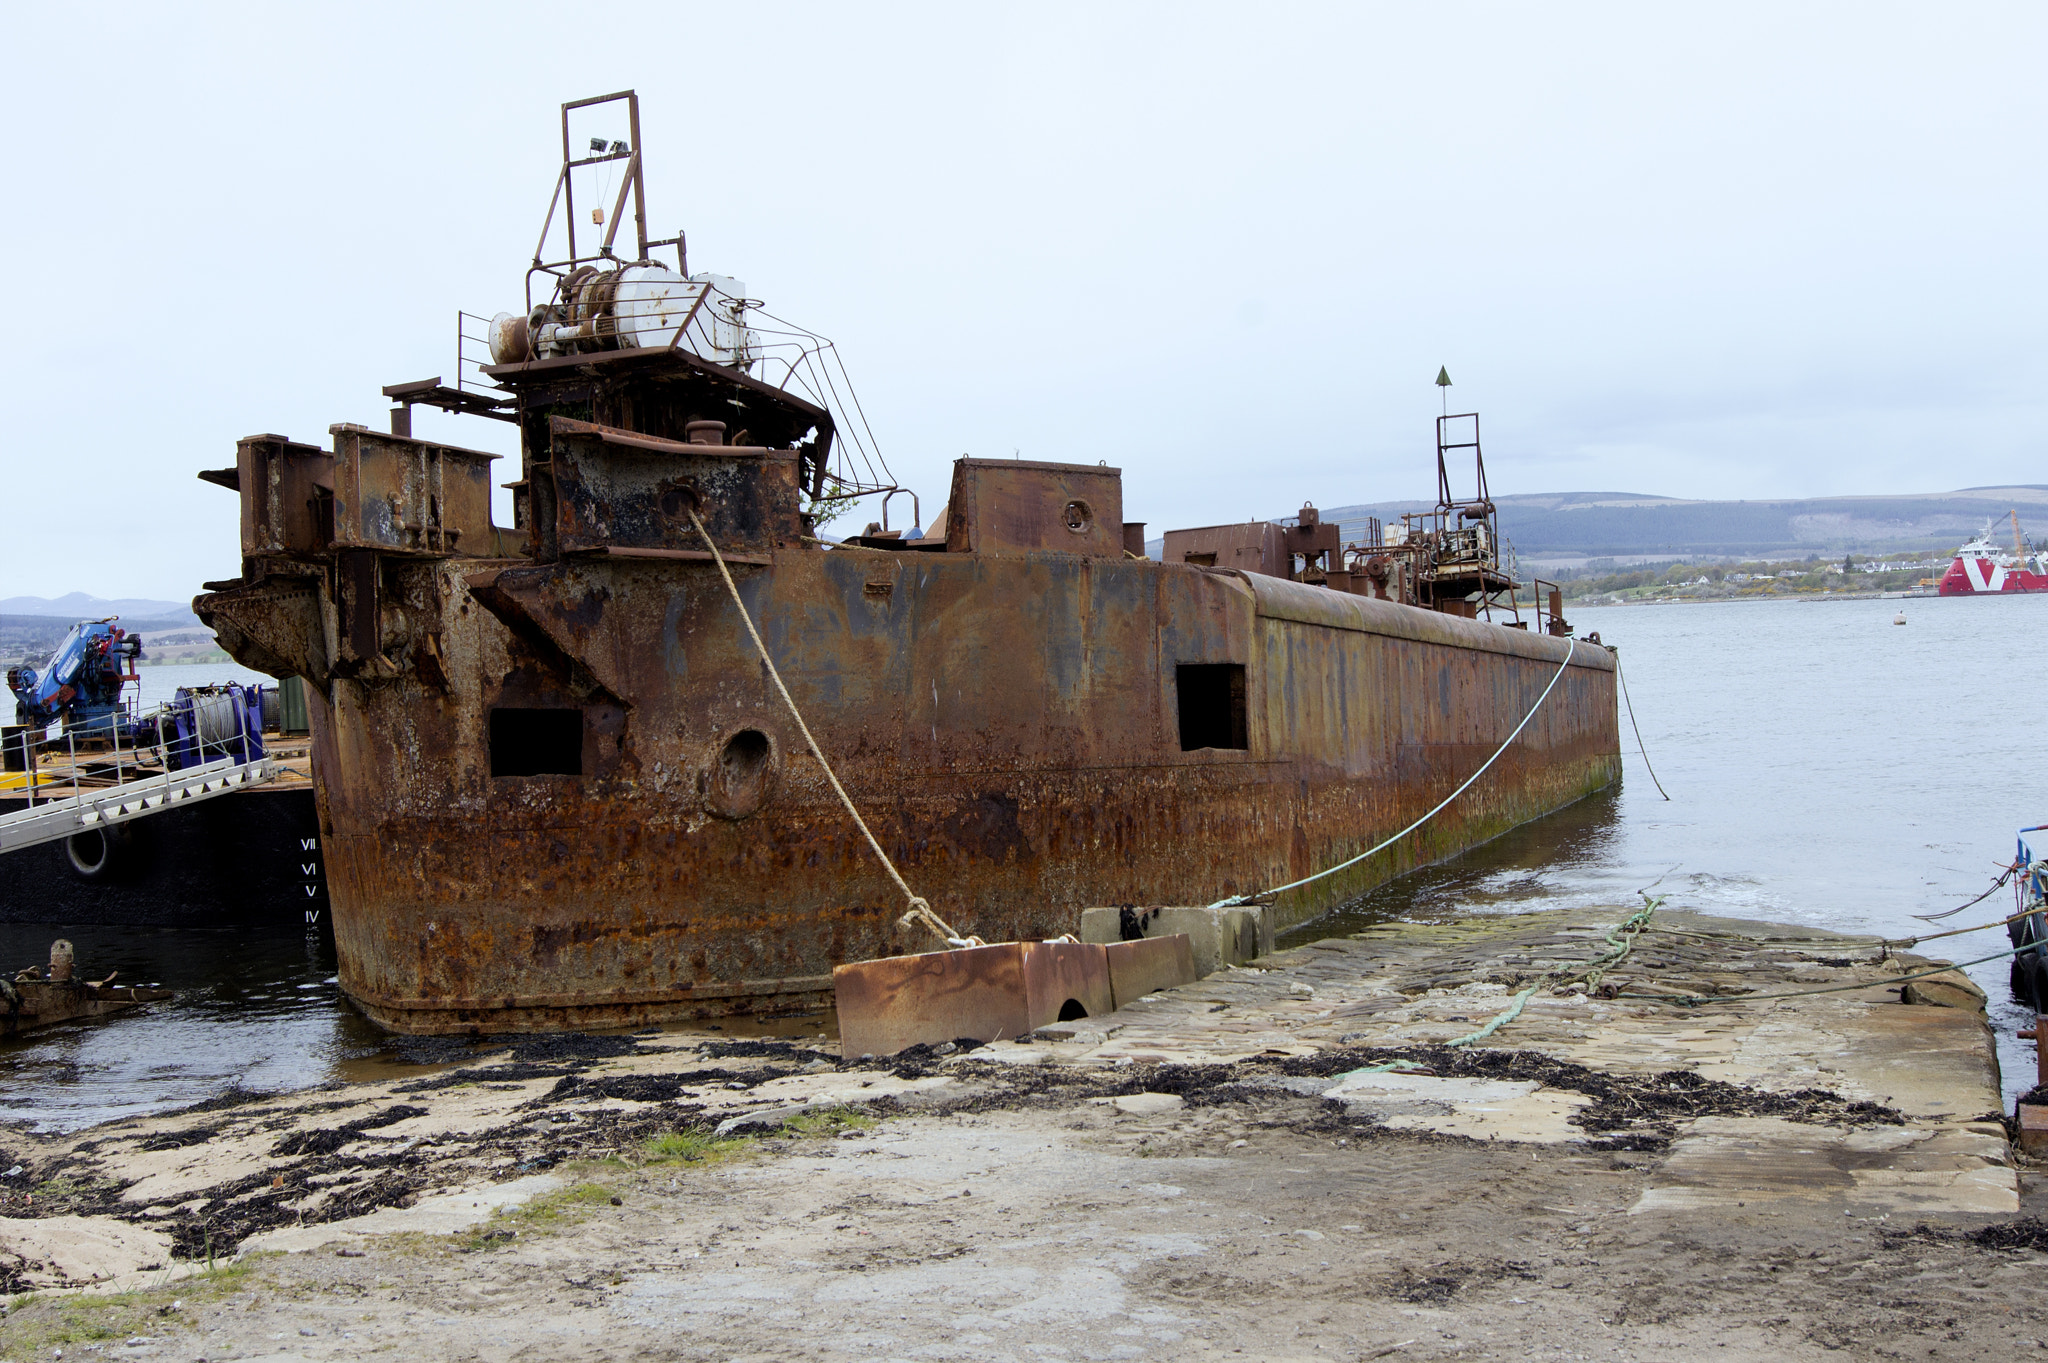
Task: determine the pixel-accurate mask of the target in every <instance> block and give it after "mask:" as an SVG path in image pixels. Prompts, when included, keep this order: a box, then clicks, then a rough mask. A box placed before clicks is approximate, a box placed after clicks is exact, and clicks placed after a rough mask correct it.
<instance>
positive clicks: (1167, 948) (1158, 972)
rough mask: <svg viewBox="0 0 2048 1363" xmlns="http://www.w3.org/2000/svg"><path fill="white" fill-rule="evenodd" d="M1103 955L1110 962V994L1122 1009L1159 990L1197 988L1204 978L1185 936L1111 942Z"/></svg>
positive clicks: (1184, 934)
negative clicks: (1199, 981) (1200, 980)
mask: <svg viewBox="0 0 2048 1363" xmlns="http://www.w3.org/2000/svg"><path fill="white" fill-rule="evenodd" d="M1102 951H1103V954H1104V955H1105V956H1107V957H1108V958H1109V992H1110V993H1111V994H1112V995H1114V996H1115V998H1116V1006H1117V1007H1119V1008H1122V1007H1123V1006H1124V1005H1125V1004H1128V1003H1130V1002H1132V1001H1134V1000H1136V999H1140V998H1143V997H1144V996H1145V995H1147V994H1150V993H1152V992H1154V991H1155V990H1160V989H1171V988H1173V986H1175V985H1177V984H1193V983H1194V982H1195V981H1196V980H1198V979H1200V978H1201V976H1199V975H1197V974H1196V973H1195V951H1194V947H1193V946H1192V945H1191V944H1190V943H1189V942H1188V935H1187V934H1186V933H1184V932H1176V933H1174V934H1173V935H1172V936H1171V937H1141V938H1139V939H1138V940H1137V941H1135V942H1110V943H1107V944H1105V945H1104V946H1103V948H1102Z"/></svg>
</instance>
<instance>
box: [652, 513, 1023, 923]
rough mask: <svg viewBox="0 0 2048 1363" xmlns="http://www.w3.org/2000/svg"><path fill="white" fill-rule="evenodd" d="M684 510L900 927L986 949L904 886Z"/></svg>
mask: <svg viewBox="0 0 2048 1363" xmlns="http://www.w3.org/2000/svg"><path fill="white" fill-rule="evenodd" d="M685 509H686V510H688V511H689V513H690V524H691V525H694V526H696V527H697V533H698V534H699V535H701V536H703V537H704V547H705V548H707V549H709V550H710V551H711V561H712V562H713V563H715V564H717V565H718V575H719V577H721V578H723V579H724V580H725V589H726V591H727V592H729V593H731V595H732V604H733V605H734V606H736V607H737V608H738V609H739V613H740V619H741V620H742V621H744V622H745V623H746V626H747V634H748V635H749V636H750V637H751V638H752V639H753V641H754V647H755V649H756V650H757V651H759V653H760V654H761V661H762V663H763V664H764V665H766V667H767V668H768V678H769V680H770V681H773V682H774V683H775V689H776V691H777V692H779V693H780V694H781V696H782V703H783V704H784V705H787V706H788V707H789V717H790V718H791V719H793V720H795V721H796V727H797V730H798V732H800V733H802V734H803V736H804V743H805V745H806V746H807V747H808V748H809V749H810V753H811V756H813V757H815V758H817V759H818V765H819V766H820V767H822V768H824V770H825V779H826V780H827V781H830V782H831V783H832V789H833V790H834V791H835V792H836V793H837V794H838V796H839V802H840V803H841V804H843V805H845V806H846V812H847V813H848V814H849V815H851V816H852V817H853V823H854V827H856V828H858V829H860V831H861V836H862V837H864V838H866V839H867V840H868V846H869V847H872V848H873V849H874V851H875V859H876V860H878V861H880V862H881V863H882V869H883V870H885V871H887V872H888V873H889V879H891V880H893V881H895V882H896V888H897V889H899V890H901V891H903V898H904V899H905V900H907V901H908V903H909V911H908V912H906V913H905V914H904V915H903V917H901V918H899V919H897V920H896V923H897V926H898V927H901V928H906V929H907V928H909V927H911V926H913V925H915V924H920V923H921V924H923V925H924V926H925V927H927V928H930V929H931V930H932V931H933V932H935V933H937V934H938V936H939V938H940V940H941V941H943V942H945V944H946V945H947V946H950V947H978V946H983V945H986V944H985V943H984V942H983V941H982V940H981V939H980V938H979V937H963V936H961V935H960V934H959V933H957V932H954V931H953V929H952V927H951V926H949V925H948V924H947V922H946V920H945V919H943V918H941V917H939V915H938V914H937V913H935V912H933V910H932V906H931V904H930V903H929V902H928V901H926V900H924V899H921V898H919V897H918V896H917V895H915V894H913V893H912V892H911V889H910V886H909V885H908V884H906V883H905V882H904V879H903V876H902V875H901V873H899V872H898V871H897V870H896V863H895V862H893V861H891V860H889V854H888V853H887V852H884V851H883V850H882V844H881V843H880V842H878V841H876V839H875V835H874V833H873V832H872V831H871V830H870V829H869V828H868V823H867V820H866V819H863V818H862V817H861V816H860V811H859V810H858V809H856V808H854V805H853V797H852V796H850V795H848V794H847V793H846V787H845V786H842V785H840V784H839V777H838V776H837V775H836V774H835V773H834V772H833V770H832V764H831V763H830V762H828V761H826V760H825V750H824V749H823V748H820V747H819V746H818V740H817V739H815V738H813V737H811V726H810V725H808V724H806V723H804V716H803V712H802V711H801V710H799V709H797V708H796V702H795V701H794V700H792V699H791V698H790V694H789V688H788V687H787V686H784V685H783V684H782V673H781V672H779V671H777V670H776V667H775V659H773V658H771V657H769V656H768V645H767V644H765V643H763V642H761V631H759V630H757V629H755V628H754V617H753V616H752V615H750V614H749V613H748V611H747V603H746V602H744V601H742V600H740V589H739V588H738V587H736V586H734V585H733V580H732V574H731V573H730V572H728V571H726V567H725V558H724V556H723V555H722V554H720V553H719V552H718V546H717V545H716V544H715V543H713V542H712V539H711V532H710V531H708V530H706V529H705V528H704V522H702V521H700V520H698V519H697V509H696V508H695V507H687V508H685Z"/></svg>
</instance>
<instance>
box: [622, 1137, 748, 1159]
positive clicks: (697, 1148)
mask: <svg viewBox="0 0 2048 1363" xmlns="http://www.w3.org/2000/svg"><path fill="white" fill-rule="evenodd" d="M752 1144H753V1142H752V1141H750V1140H748V1139H746V1138H745V1137H744V1136H729V1137H725V1138H720V1137H716V1136H712V1135H710V1134H708V1133H706V1132H703V1131H664V1132H662V1133H661V1134H660V1135H659V1136H650V1137H648V1138H647V1139H646V1140H644V1141H642V1142H641V1143H640V1153H641V1154H642V1155H644V1156H645V1157H646V1160H647V1162H648V1163H649V1164H718V1163H720V1162H722V1161H724V1160H728V1159H731V1158H732V1157H733V1156H735V1155H739V1154H744V1153H745V1152H746V1151H747V1149H748V1148H749V1147H750V1146H751V1145H752Z"/></svg>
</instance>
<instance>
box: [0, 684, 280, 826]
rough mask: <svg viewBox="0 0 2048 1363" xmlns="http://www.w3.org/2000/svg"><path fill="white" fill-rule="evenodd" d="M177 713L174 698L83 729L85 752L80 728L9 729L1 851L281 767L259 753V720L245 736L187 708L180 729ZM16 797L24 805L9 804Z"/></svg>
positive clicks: (242, 783) (253, 779) (210, 793)
mask: <svg viewBox="0 0 2048 1363" xmlns="http://www.w3.org/2000/svg"><path fill="white" fill-rule="evenodd" d="M188 704H189V703H188ZM230 708H231V709H232V708H233V707H230ZM178 709H179V707H178V703H176V702H173V703H170V704H166V705H163V706H159V707H157V708H156V709H155V710H153V711H151V712H149V713H147V714H142V715H133V714H131V715H128V716H127V717H126V722H125V723H115V724H111V725H106V726H104V727H101V728H97V729H92V730H87V731H85V738H86V744H85V746H84V748H83V749H81V747H80V743H79V739H80V730H79V728H78V727H77V726H74V725H70V724H66V725H64V726H62V729H61V731H60V732H59V733H58V734H56V735H55V736H51V735H48V734H47V733H44V734H37V733H34V732H32V731H28V730H24V731H21V732H17V733H12V734H9V735H8V737H7V743H6V756H7V761H6V767H7V769H6V770H5V771H0V808H5V809H7V810H8V812H6V813H4V814H0V853H6V852H15V851H19V850H20V849H22V848H24V847H34V846H37V845H39V844H41V843H46V842H59V841H62V840H63V839H65V838H70V837H74V836H76V835H77V834H80V833H86V832H90V831H93V830H95V829H101V828H105V827H107V826H109V825H111V824H117V823H124V822H126V821H128V820H130V819H140V818H144V817H147V816H148V815H151V814H160V813H163V812H164V811H165V810H169V809H180V808H183V807H184V806H186V805H189V804H194V803H196V802H198V801H200V800H211V799H214V798H216V797H218V796H222V795H231V794H233V793H234V792H236V791H239V790H247V789H249V788H250V787H251V786H257V785H261V784H263V783H264V782H266V781H271V780H275V779H276V778H277V776H278V775H279V774H280V773H281V772H282V771H283V770H284V764H283V763H281V762H279V761H278V760H277V759H276V758H273V757H269V756H267V755H265V754H264V752H263V744H262V740H261V727H262V726H261V722H260V719H259V721H258V723H257V725H256V732H255V733H254V734H251V733H250V732H249V731H248V730H247V729H246V727H245V726H243V725H241V724H239V723H237V724H236V725H235V727H234V728H232V729H224V728H223V727H222V726H221V724H220V723H219V722H218V720H217V717H216V716H213V715H212V714H211V713H210V712H194V711H189V710H188V711H187V712H186V714H187V719H188V723H187V724H186V726H185V728H184V731H183V732H180V731H179V729H178V726H177V725H176V724H175V723H174V721H175V719H176V718H177V717H178ZM208 718H214V719H215V722H212V723H208V722H206V720H207V719H208ZM138 735H152V736H153V741H150V742H140V741H138V739H137V736H138ZM18 795H25V796H26V797H27V799H26V803H25V804H24V805H23V806H22V807H21V808H19V809H14V808H11V806H12V805H13V804H14V803H15V798H16V797H17V796H18Z"/></svg>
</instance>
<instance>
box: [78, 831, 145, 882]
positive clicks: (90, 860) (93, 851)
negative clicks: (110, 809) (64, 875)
mask: <svg viewBox="0 0 2048 1363" xmlns="http://www.w3.org/2000/svg"><path fill="white" fill-rule="evenodd" d="M136 852H137V848H136V846H135V836H134V832H133V830H131V829H129V828H128V827H127V826H126V825H125V824H108V825H105V826H104V827H100V828H89V829H87V830H86V831H85V832H83V833H73V834H72V835H71V836H70V837H68V838H66V839H64V859H65V860H66V861H68V862H69V863H71V874H73V875H75V876H77V877H78V878H79V879H80V880H89V881H94V882H99V883H103V882H107V881H114V880H120V879H122V878H123V877H124V876H126V875H127V874H128V872H130V871H132V870H133V869H134V868H135V861H136Z"/></svg>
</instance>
